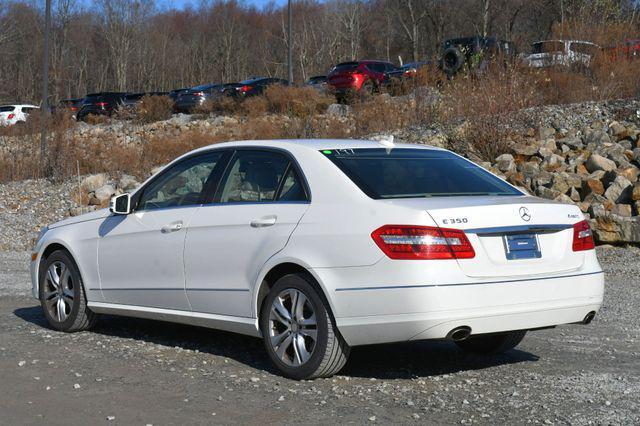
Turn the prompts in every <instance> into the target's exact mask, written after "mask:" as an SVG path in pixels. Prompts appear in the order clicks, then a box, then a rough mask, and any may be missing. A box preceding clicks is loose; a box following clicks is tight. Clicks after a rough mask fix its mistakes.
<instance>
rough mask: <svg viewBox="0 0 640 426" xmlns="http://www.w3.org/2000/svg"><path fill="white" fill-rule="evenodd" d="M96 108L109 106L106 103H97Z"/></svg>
mask: <svg viewBox="0 0 640 426" xmlns="http://www.w3.org/2000/svg"><path fill="white" fill-rule="evenodd" d="M96 106H99V107H100V108H105V107H106V106H107V103H106V102H96Z"/></svg>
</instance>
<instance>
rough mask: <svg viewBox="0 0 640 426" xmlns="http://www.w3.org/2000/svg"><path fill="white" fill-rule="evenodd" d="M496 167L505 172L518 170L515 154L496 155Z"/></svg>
mask: <svg viewBox="0 0 640 426" xmlns="http://www.w3.org/2000/svg"><path fill="white" fill-rule="evenodd" d="M496 167H497V168H498V170H500V171H501V172H503V173H506V172H513V171H515V170H516V163H515V161H514V160H513V155H511V154H502V155H499V156H497V157H496Z"/></svg>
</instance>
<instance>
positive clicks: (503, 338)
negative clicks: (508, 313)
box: [456, 330, 527, 355]
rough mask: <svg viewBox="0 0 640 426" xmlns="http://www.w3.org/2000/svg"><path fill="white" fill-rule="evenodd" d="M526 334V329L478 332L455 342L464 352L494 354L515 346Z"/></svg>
mask: <svg viewBox="0 0 640 426" xmlns="http://www.w3.org/2000/svg"><path fill="white" fill-rule="evenodd" d="M525 334H527V330H517V331H509V332H507V333H495V334H484V335H483V334H479V335H476V336H471V337H469V338H467V339H465V340H460V341H457V342H456V344H457V345H458V347H459V348H460V349H462V350H463V351H464V352H468V353H473V354H477V355H496V354H501V353H503V352H506V351H508V350H510V349H513V348H515V347H516V346H518V344H519V343H520V342H521V341H522V339H523V338H524V335H525Z"/></svg>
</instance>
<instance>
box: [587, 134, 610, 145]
mask: <svg viewBox="0 0 640 426" xmlns="http://www.w3.org/2000/svg"><path fill="white" fill-rule="evenodd" d="M584 141H585V143H586V144H587V145H589V144H594V145H596V146H602V145H604V144H606V143H611V138H610V137H609V135H608V134H607V133H606V132H603V131H602V130H591V131H588V132H587V133H586V134H585V138H584Z"/></svg>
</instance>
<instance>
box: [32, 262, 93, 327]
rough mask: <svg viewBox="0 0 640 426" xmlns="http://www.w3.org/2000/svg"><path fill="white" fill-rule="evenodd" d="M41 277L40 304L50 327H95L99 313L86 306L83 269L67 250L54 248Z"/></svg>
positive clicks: (42, 266) (42, 267)
mask: <svg viewBox="0 0 640 426" xmlns="http://www.w3.org/2000/svg"><path fill="white" fill-rule="evenodd" d="M39 278H40V286H39V287H40V289H39V296H40V304H41V305H42V310H43V311H44V316H45V318H46V319H47V322H48V323H49V325H51V327H53V328H54V329H56V330H60V331H66V332H74V331H83V330H88V329H89V328H91V327H92V326H93V324H94V323H95V321H96V315H95V314H94V313H93V312H92V311H91V310H90V309H89V308H88V307H87V298H86V297H85V294H84V289H83V288H82V278H81V277H80V272H79V271H78V267H77V266H76V264H75V262H74V261H73V259H72V258H71V256H70V255H69V254H68V253H67V252H66V251H63V250H58V251H55V252H53V253H51V255H49V256H48V257H47V258H46V259H45V260H43V262H42V263H41V264H40V277H39Z"/></svg>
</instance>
